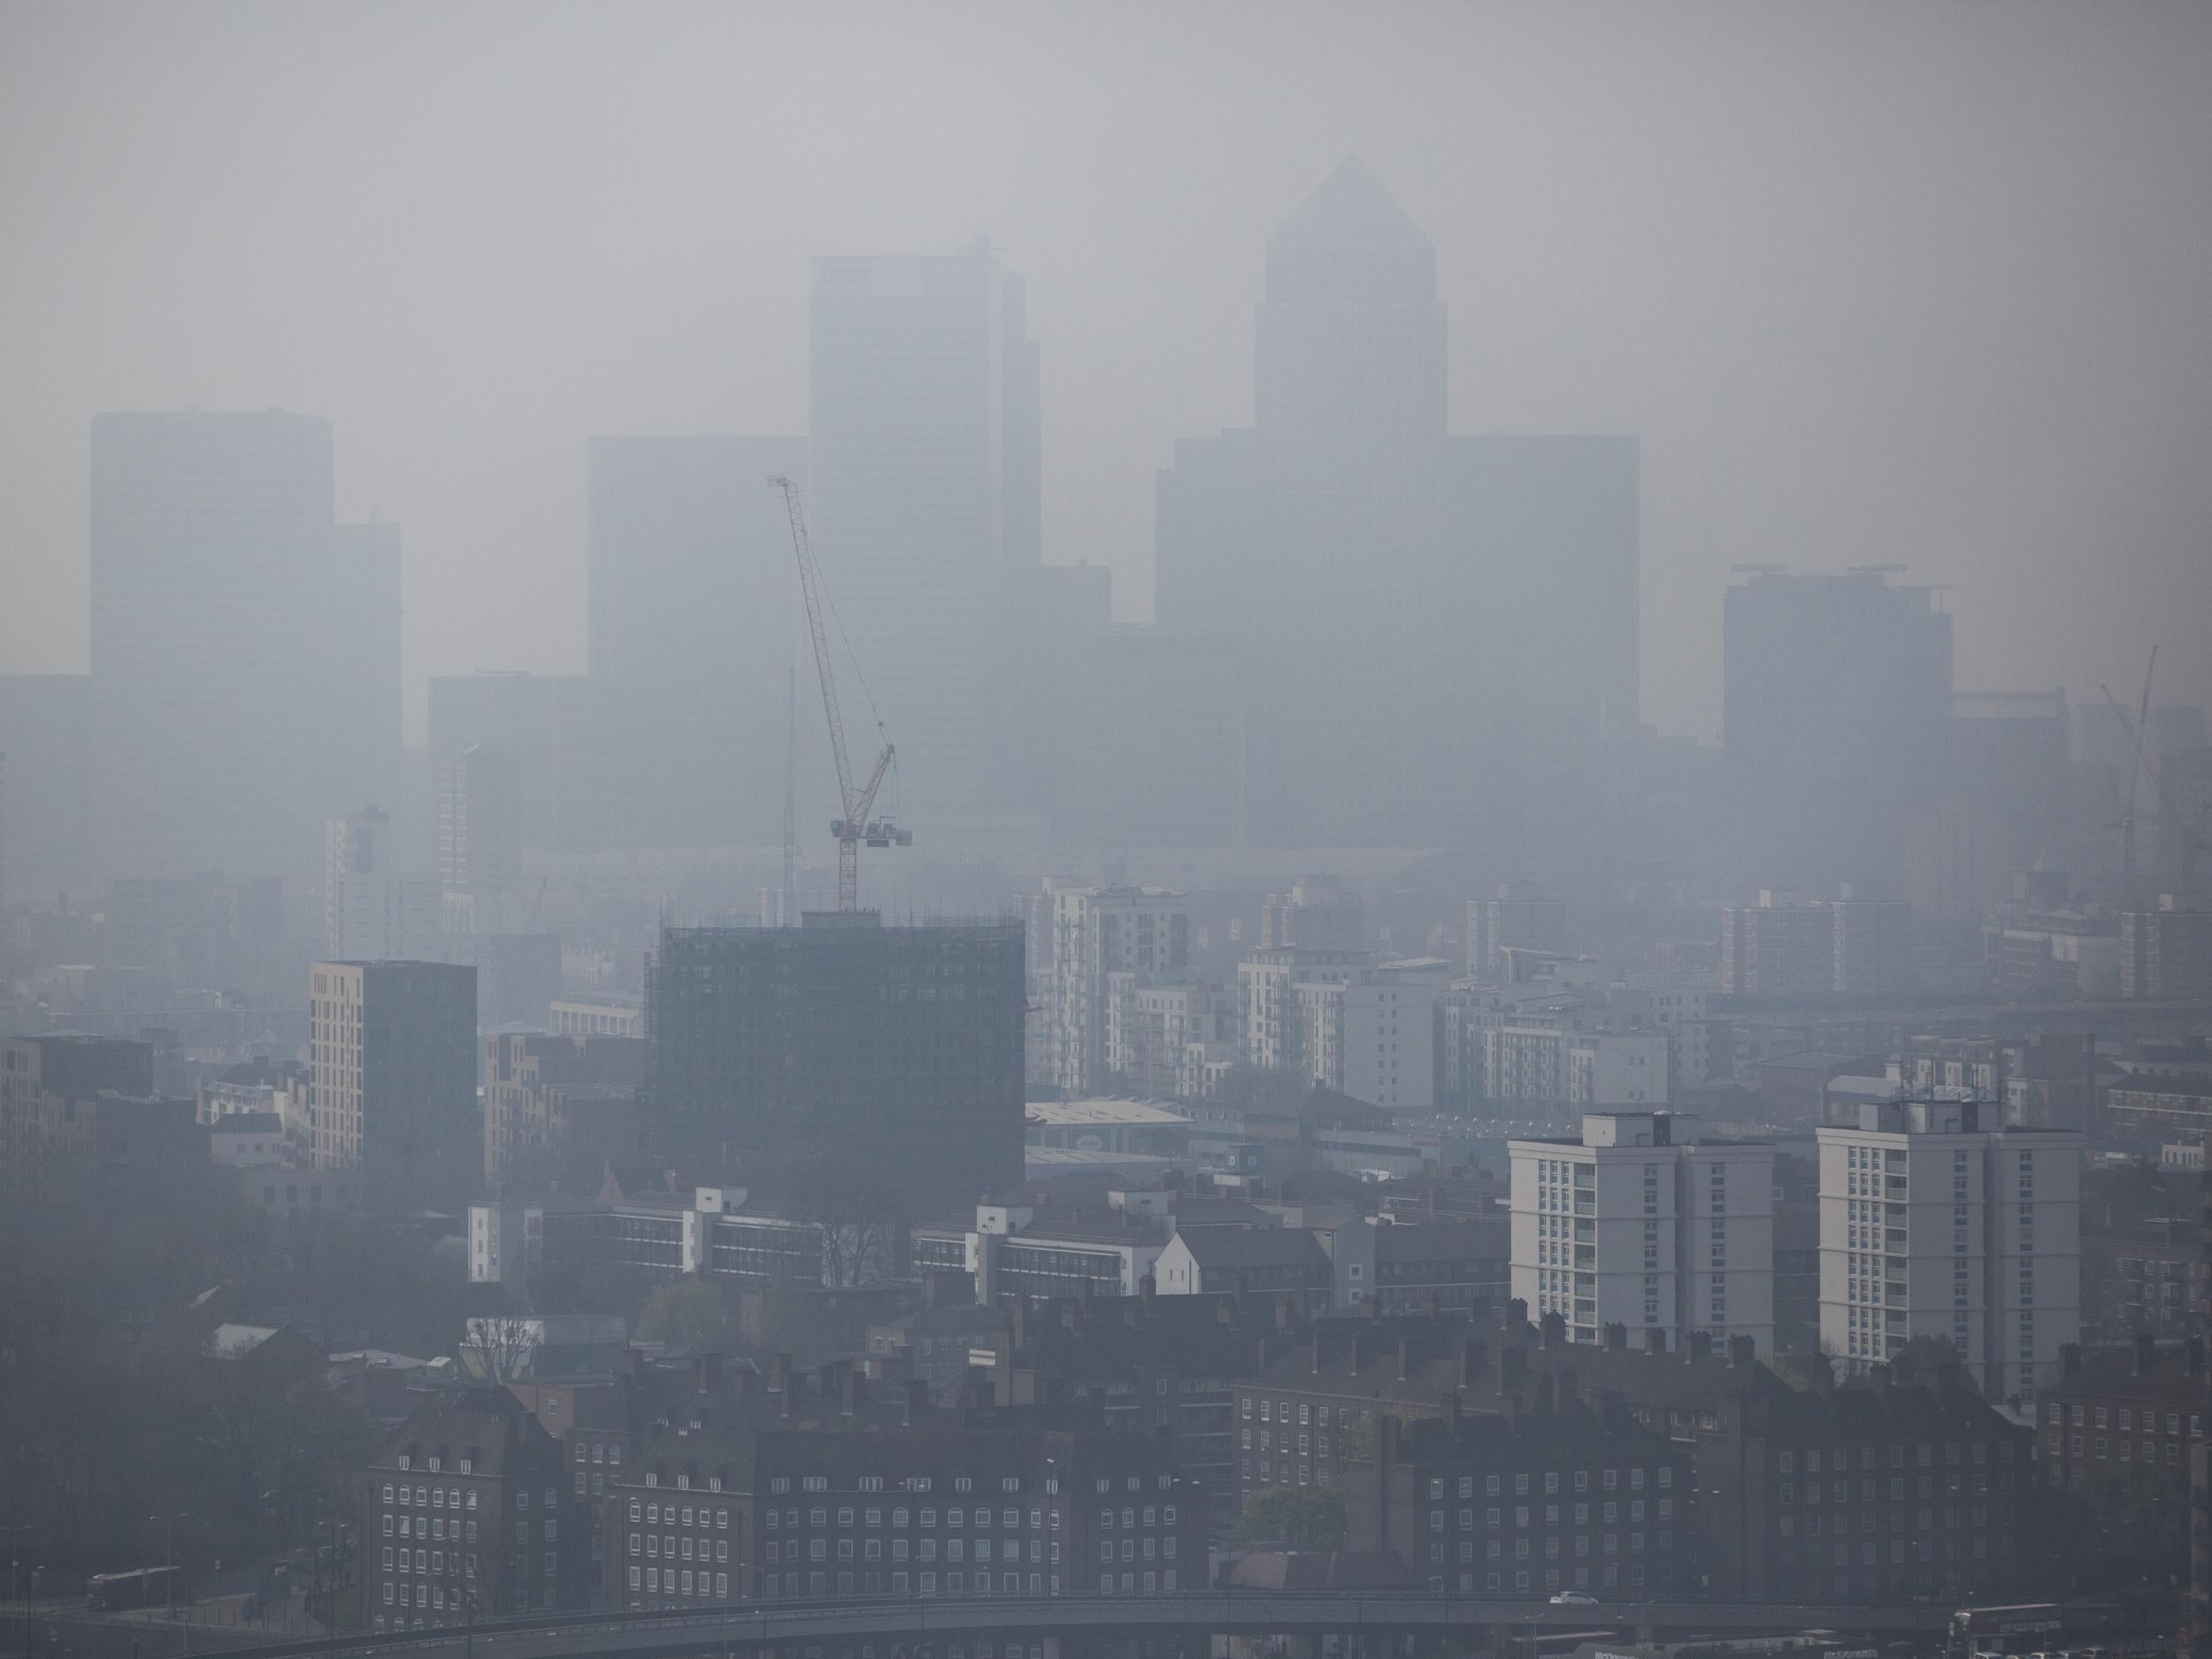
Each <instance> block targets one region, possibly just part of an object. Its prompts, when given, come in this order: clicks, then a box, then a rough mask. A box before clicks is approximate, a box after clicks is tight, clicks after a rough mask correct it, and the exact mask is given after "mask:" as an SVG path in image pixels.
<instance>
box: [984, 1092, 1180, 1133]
mask: <svg viewBox="0 0 2212 1659" xmlns="http://www.w3.org/2000/svg"><path fill="white" fill-rule="evenodd" d="M1024 1112H1025V1121H1026V1122H1027V1123H1028V1125H1030V1126H1031V1127H1032V1128H1051V1127H1055V1126H1056V1125H1072V1124H1173V1125H1176V1126H1178V1127H1179V1128H1187V1127H1188V1126H1189V1125H1190V1119H1189V1118H1187V1117H1185V1116H1184V1115H1183V1114H1182V1113H1181V1112H1179V1111H1172V1110H1169V1109H1168V1108H1167V1107H1165V1106H1160V1105H1156V1104H1155V1103H1154V1102H1150V1101H1141V1100H1108V1099H1101V1100H1071V1101H1032V1102H1029V1104H1028V1106H1027V1107H1026V1108H1025V1109H1024Z"/></svg>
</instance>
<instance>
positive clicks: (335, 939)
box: [323, 806, 442, 962]
mask: <svg viewBox="0 0 2212 1659" xmlns="http://www.w3.org/2000/svg"><path fill="white" fill-rule="evenodd" d="M398 855H399V843H398V837H397V836H396V834H395V833H394V832H393V829H392V823H391V818H390V816H389V815H388V813H386V812H384V811H383V810H380V809H379V808H377V807H373V806H371V807H361V808H357V810H354V811H351V812H349V813H347V814H346V815H345V816H344V817H343V818H332V819H331V820H330V822H329V823H328V824H327V825H326V826H325V827H324V832H323V948H324V949H325V950H326V952H327V954H328V955H329V956H330V957H331V959H332V960H334V961H339V962H357V961H359V962H379V961H383V960H386V959H388V958H391V959H398V958H406V957H415V956H430V955H432V954H433V953H434V952H436V951H437V950H438V949H439V946H440V943H441V941H440V938H439V935H440V933H442V919H441V914H440V908H439V895H438V878H437V877H435V876H434V875H431V874H428V873H427V872H408V871H403V870H402V869H401V868H400V866H399V856H398Z"/></svg>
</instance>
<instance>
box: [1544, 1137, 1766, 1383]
mask: <svg viewBox="0 0 2212 1659" xmlns="http://www.w3.org/2000/svg"><path fill="white" fill-rule="evenodd" d="M1688 1127H1689V1125H1687V1123H1686V1121H1685V1120H1684V1119H1683V1118H1678V1117H1676V1116H1673V1115H1671V1114H1670V1113H1666V1112H1651V1111H1609V1112H1591V1113H1589V1114H1588V1115H1586V1117H1585V1118H1583V1120H1582V1138H1581V1139H1580V1141H1566V1140H1559V1141H1509V1142H1507V1147H1508V1150H1509V1156H1510V1157H1511V1161H1512V1243H1513V1294H1514V1295H1516V1296H1517V1297H1519V1298H1521V1299H1522V1300H1523V1301H1525V1302H1527V1303H1528V1306H1529V1309H1530V1310H1531V1311H1532V1313H1535V1314H1538V1315H1542V1314H1546V1313H1557V1314H1560V1315H1562V1316H1563V1317H1565V1319H1566V1321H1567V1333H1568V1338H1569V1340H1571V1341H1576V1342H1597V1341H1601V1340H1603V1339H1604V1333H1605V1327H1606V1326H1607V1325H1626V1326H1627V1327H1628V1328H1629V1329H1630V1331H1631V1332H1634V1331H1637V1330H1644V1331H1661V1332H1663V1333H1665V1334H1666V1339H1667V1341H1668V1343H1669V1344H1670V1345H1671V1346H1678V1345H1679V1344H1680V1343H1681V1342H1682V1341H1683V1340H1685V1339H1686V1338H1687V1337H1688V1336H1689V1335H1690V1334H1691V1333H1694V1332H1700V1331H1702V1332H1708V1333H1711V1334H1712V1335H1713V1336H1714V1337H1715V1338H1717V1339H1719V1338H1726V1337H1733V1336H1747V1337H1749V1338H1751V1339H1752V1340H1753V1341H1754V1342H1755V1344H1757V1346H1758V1349H1759V1351H1760V1352H1762V1353H1764V1352H1769V1351H1771V1349H1772V1348H1773V1345H1774V1149H1773V1148H1771V1147H1769V1146H1766V1145H1763V1144H1761V1143H1759V1142H1756V1141H1703V1142H1701V1141H1695V1140H1693V1139H1690V1138H1689V1137H1688V1136H1687V1135H1686V1134H1685V1133H1684V1132H1685V1131H1686V1129H1687V1128H1688Z"/></svg>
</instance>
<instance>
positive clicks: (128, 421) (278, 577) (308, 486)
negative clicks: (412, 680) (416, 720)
mask: <svg viewBox="0 0 2212 1659" xmlns="http://www.w3.org/2000/svg"><path fill="white" fill-rule="evenodd" d="M331 471H332V468H331V434H330V426H329V425H328V423H327V422H326V421H323V420H319V419H315V418H314V417H312V416H307V415H294V414H286V413H283V412H280V411H269V412H266V413H262V414H210V413H203V412H200V411H188V412H181V413H173V414H106V415H101V416H99V417H97V418H96V419H95V420H94V421H93V423H92V524H91V527H92V742H93V749H92V753H93V776H94V780H95V789H96V800H95V803H94V808H93V841H94V849H95V855H96V858H95V862H96V867H97V870H98V872H100V873H103V874H108V875H140V874H144V875H170V874H181V873H188V872H192V871H196V870H207V869H215V868H228V869H231V870H234V871H236V872H239V873H242V874H255V875H258V874H299V875H304V874H306V873H308V872H311V871H313V870H314V869H315V867H316V862H317V851H318V848H319V844H320V839H321V837H320V831H321V826H322V825H323V823H324V821H325V820H326V818H328V817H329V816H330V815H331V814H333V813H334V812H337V811H341V810H346V809H348V808H349V807H354V806H358V805H360V804H362V799H361V797H360V795H358V793H357V792H358V790H360V789H361V788H363V787H384V786H385V785H386V783H387V781H388V780H389V782H390V783H392V784H395V785H396V778H397V745H398V741H399V732H398V725H397V722H398V718H399V705H398V696H397V691H398V684H399V664H398V657H397V653H398V647H399V585H398V551H397V533H396V530H395V529H393V528H392V527H391V526H361V527H359V528H358V529H349V530H348V531H346V532H344V533H340V532H339V531H338V530H337V527H336V526H334V523H333V521H332V516H331Z"/></svg>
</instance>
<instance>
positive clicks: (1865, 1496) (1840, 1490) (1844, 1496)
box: [1780, 1471, 2012, 1503]
mask: <svg viewBox="0 0 2212 1659" xmlns="http://www.w3.org/2000/svg"><path fill="white" fill-rule="evenodd" d="M1961 1482H1962V1477H1961V1476H1958V1475H1946V1476H1945V1477H1944V1480H1943V1495H1944V1496H1945V1497H1947V1498H1956V1497H1961V1496H1963V1495H1964V1494H1963V1493H1962V1490H1961ZM1879 1485H1880V1483H1879V1482H1878V1481H1876V1480H1873V1479H1863V1480H1861V1481H1860V1482H1859V1501H1860V1502H1862V1503H1874V1502H1878V1501H1879V1499H1880V1495H1881V1494H1879V1492H1878V1486H1879ZM1997 1489H1998V1490H1999V1491H2000V1492H2010V1491H2011V1490H2012V1476H2011V1474H2010V1472H2009V1471H2008V1472H2007V1473H2005V1474H2002V1475H2000V1476H1999V1477H1998V1478H1997ZM1823 1490H1826V1491H1827V1492H1828V1493H1829V1494H1830V1495H1831V1496H1832V1500H1833V1501H1834V1502H1837V1503H1848V1502H1851V1483H1850V1482H1849V1481H1848V1480H1832V1481H1830V1482H1828V1483H1827V1485H1826V1486H1825V1488H1824V1487H1823V1486H1822V1483H1821V1482H1819V1481H1817V1480H1808V1481H1807V1482H1806V1483H1805V1502H1808V1503H1818V1502H1820V1495H1821V1493H1822V1491H1823ZM1988 1493H1989V1477H1988V1476H1987V1475H1976V1476H1975V1477H1974V1495H1975V1496H1976V1497H1978V1498H1979V1497H1985V1496H1987V1495H1988ZM1780 1494H1781V1501H1782V1502H1784V1503H1794V1502H1797V1483H1796V1482H1795V1481H1793V1480H1785V1481H1783V1482H1782V1483H1781V1486H1780ZM1918 1495H1919V1496H1921V1497H1923V1498H1932V1497H1934V1496H1935V1477H1934V1476H1933V1475H1923V1476H1921V1477H1920V1480H1919V1492H1918ZM1904 1496H1905V1477H1904V1476H1902V1475H1892V1476H1891V1477H1890V1478H1889V1501H1890V1502H1892V1503H1899V1502H1903V1501H1904Z"/></svg>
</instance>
